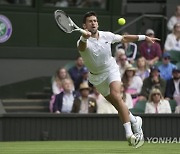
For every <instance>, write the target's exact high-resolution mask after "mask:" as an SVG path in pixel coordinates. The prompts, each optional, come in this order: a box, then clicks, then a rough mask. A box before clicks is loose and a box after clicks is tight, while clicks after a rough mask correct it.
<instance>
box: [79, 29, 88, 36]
mask: <svg viewBox="0 0 180 154" xmlns="http://www.w3.org/2000/svg"><path fill="white" fill-rule="evenodd" d="M79 31H80V32H81V33H82V34H85V35H87V31H85V30H84V29H80V30H79Z"/></svg>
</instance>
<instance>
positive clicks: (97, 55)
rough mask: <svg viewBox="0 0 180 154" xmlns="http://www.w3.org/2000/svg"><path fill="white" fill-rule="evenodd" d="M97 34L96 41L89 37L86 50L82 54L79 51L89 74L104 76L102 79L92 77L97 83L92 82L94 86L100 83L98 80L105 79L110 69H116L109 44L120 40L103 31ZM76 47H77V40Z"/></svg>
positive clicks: (119, 36) (119, 37) (116, 36)
mask: <svg viewBox="0 0 180 154" xmlns="http://www.w3.org/2000/svg"><path fill="white" fill-rule="evenodd" d="M98 33H99V38H98V39H96V38H93V37H90V38H89V39H88V40H87V48H86V50H85V51H83V52H81V51H79V53H80V55H81V57H82V58H83V60H84V64H85V66H86V67H87V68H88V70H89V71H90V72H91V73H93V74H96V75H100V74H101V75H102V74H104V75H103V76H104V77H103V79H102V78H101V79H100V78H99V77H97V78H95V77H93V78H94V79H93V80H96V79H97V81H92V82H93V84H95V85H97V84H99V83H100V81H99V80H101V81H102V80H104V79H105V78H106V76H107V74H106V73H107V72H108V71H109V70H110V69H112V67H118V65H117V63H116V61H115V59H114V58H113V57H112V52H111V44H113V43H115V42H120V41H121V40H122V36H121V35H118V34H113V33H111V32H104V31H98ZM77 45H79V40H78V42H77ZM101 77H102V76H101ZM90 82H91V79H90ZM92 82H91V83H92ZM95 82H96V83H95Z"/></svg>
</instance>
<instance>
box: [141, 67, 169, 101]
mask: <svg viewBox="0 0 180 154" xmlns="http://www.w3.org/2000/svg"><path fill="white" fill-rule="evenodd" d="M153 88H158V89H160V91H161V94H162V95H163V96H164V94H165V89H166V81H165V80H164V79H162V78H161V77H160V71H159V69H158V67H157V66H152V67H151V69H150V76H149V77H148V78H146V79H144V81H143V86H142V89H141V93H140V96H139V100H147V99H148V97H149V93H150V91H151V90H152V89H153Z"/></svg>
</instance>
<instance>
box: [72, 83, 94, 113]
mask: <svg viewBox="0 0 180 154" xmlns="http://www.w3.org/2000/svg"><path fill="white" fill-rule="evenodd" d="M79 90H80V96H79V97H77V98H75V100H74V103H73V108H72V112H73V113H96V111H97V104H96V100H95V99H94V98H92V97H89V91H90V88H89V85H88V84H87V83H86V82H85V83H81V84H80V88H79Z"/></svg>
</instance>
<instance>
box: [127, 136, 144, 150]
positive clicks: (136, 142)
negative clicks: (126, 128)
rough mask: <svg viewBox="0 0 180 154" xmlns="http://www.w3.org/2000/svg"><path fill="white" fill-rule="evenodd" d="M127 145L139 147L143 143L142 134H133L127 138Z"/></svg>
mask: <svg viewBox="0 0 180 154" xmlns="http://www.w3.org/2000/svg"><path fill="white" fill-rule="evenodd" d="M127 141H128V143H129V146H133V147H135V148H139V147H140V146H142V145H143V144H144V137H143V135H142V134H138V133H136V134H133V135H131V137H129V138H127Z"/></svg>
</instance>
